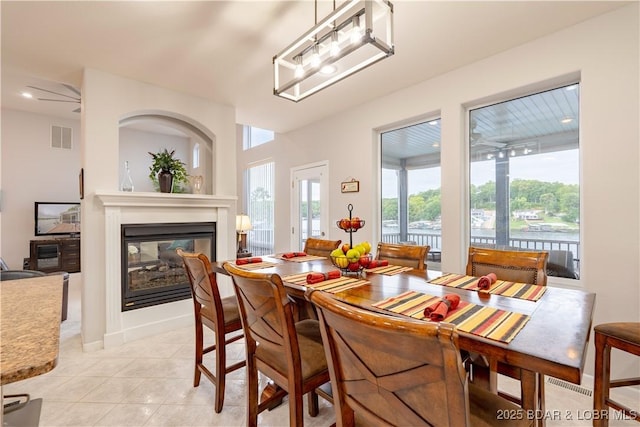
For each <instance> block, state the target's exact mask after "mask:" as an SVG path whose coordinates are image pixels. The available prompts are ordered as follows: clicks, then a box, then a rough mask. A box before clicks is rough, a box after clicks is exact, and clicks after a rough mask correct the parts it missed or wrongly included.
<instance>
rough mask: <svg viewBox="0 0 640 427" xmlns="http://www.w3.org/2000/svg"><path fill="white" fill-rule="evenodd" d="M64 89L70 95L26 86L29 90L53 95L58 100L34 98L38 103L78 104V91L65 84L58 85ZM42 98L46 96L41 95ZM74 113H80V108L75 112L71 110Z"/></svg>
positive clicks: (79, 94) (79, 98)
mask: <svg viewBox="0 0 640 427" xmlns="http://www.w3.org/2000/svg"><path fill="white" fill-rule="evenodd" d="M60 84H61V85H62V86H63V87H64V88H66V89H67V90H68V91H69V92H71V93H72V95H69V94H64V93H61V92H56V91H53V90H49V89H44V88H41V87H38V86H30V85H27V87H28V88H31V89H35V90H37V91H40V92H46V93H48V94H51V95H55V96H57V97H58V98H53V97H49V98H38V97H37V98H36V99H37V100H38V101H51V102H70V103H74V104H80V100H81V97H80V96H81V93H80V91H79V90H78V89H76V88H75V87H73V86H71V85H69V84H66V83H60ZM42 96H47V95H42ZM73 112H74V113H79V112H80V107H78V108H76V109H75V110H73Z"/></svg>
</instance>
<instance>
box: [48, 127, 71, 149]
mask: <svg viewBox="0 0 640 427" xmlns="http://www.w3.org/2000/svg"><path fill="white" fill-rule="evenodd" d="M71 131H72V129H71V128H67V127H64V126H56V125H51V148H64V149H65V150H71V148H72V144H71V139H72V133H71Z"/></svg>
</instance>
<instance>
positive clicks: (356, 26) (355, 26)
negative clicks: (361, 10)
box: [351, 16, 362, 44]
mask: <svg viewBox="0 0 640 427" xmlns="http://www.w3.org/2000/svg"><path fill="white" fill-rule="evenodd" d="M360 40H362V31H361V29H360V17H359V16H354V17H353V18H352V28H351V43H353V44H356V43H358V42H359V41H360Z"/></svg>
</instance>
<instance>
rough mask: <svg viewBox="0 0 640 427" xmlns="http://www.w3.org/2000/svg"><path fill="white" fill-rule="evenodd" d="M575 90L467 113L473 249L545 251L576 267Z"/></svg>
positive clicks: (560, 270)
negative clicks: (481, 247) (474, 247)
mask: <svg viewBox="0 0 640 427" xmlns="http://www.w3.org/2000/svg"><path fill="white" fill-rule="evenodd" d="M579 100H580V86H579V84H577V83H576V84H571V85H568V86H564V87H560V88H556V89H553V90H548V91H545V92H541V93H536V94H533V95H529V96H524V97H521V98H517V99H512V100H509V101H506V102H501V103H498V104H493V105H488V106H485V107H482V108H477V109H473V110H470V112H469V143H470V149H469V153H470V181H471V182H470V191H469V194H470V208H471V214H470V218H471V224H470V230H471V233H470V234H471V236H470V243H471V245H475V246H478V245H485V246H490V247H497V248H520V249H537V250H548V251H549V269H548V271H547V273H548V274H550V275H555V276H561V277H568V278H578V274H579V267H580V174H579V165H580V162H579V143H578V142H579V141H578V140H579Z"/></svg>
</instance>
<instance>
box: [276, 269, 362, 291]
mask: <svg viewBox="0 0 640 427" xmlns="http://www.w3.org/2000/svg"><path fill="white" fill-rule="evenodd" d="M309 273H312V272H311V271H307V272H306V273H299V274H292V275H290V276H283V277H282V280H284V281H285V282H289V283H295V284H296V285H302V286H306V287H308V288H313V289H318V290H321V291H326V292H330V293H332V294H335V293H338V292H341V291H346V290H347V289H352V288H357V287H358V286H363V285H369V284H370V283H371V282H369V281H368V280H364V279H361V278H359V277H349V276H342V277H340V278H338V279H330V280H325V281H322V282H319V283H314V284H308V283H307V275H308V274H309Z"/></svg>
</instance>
